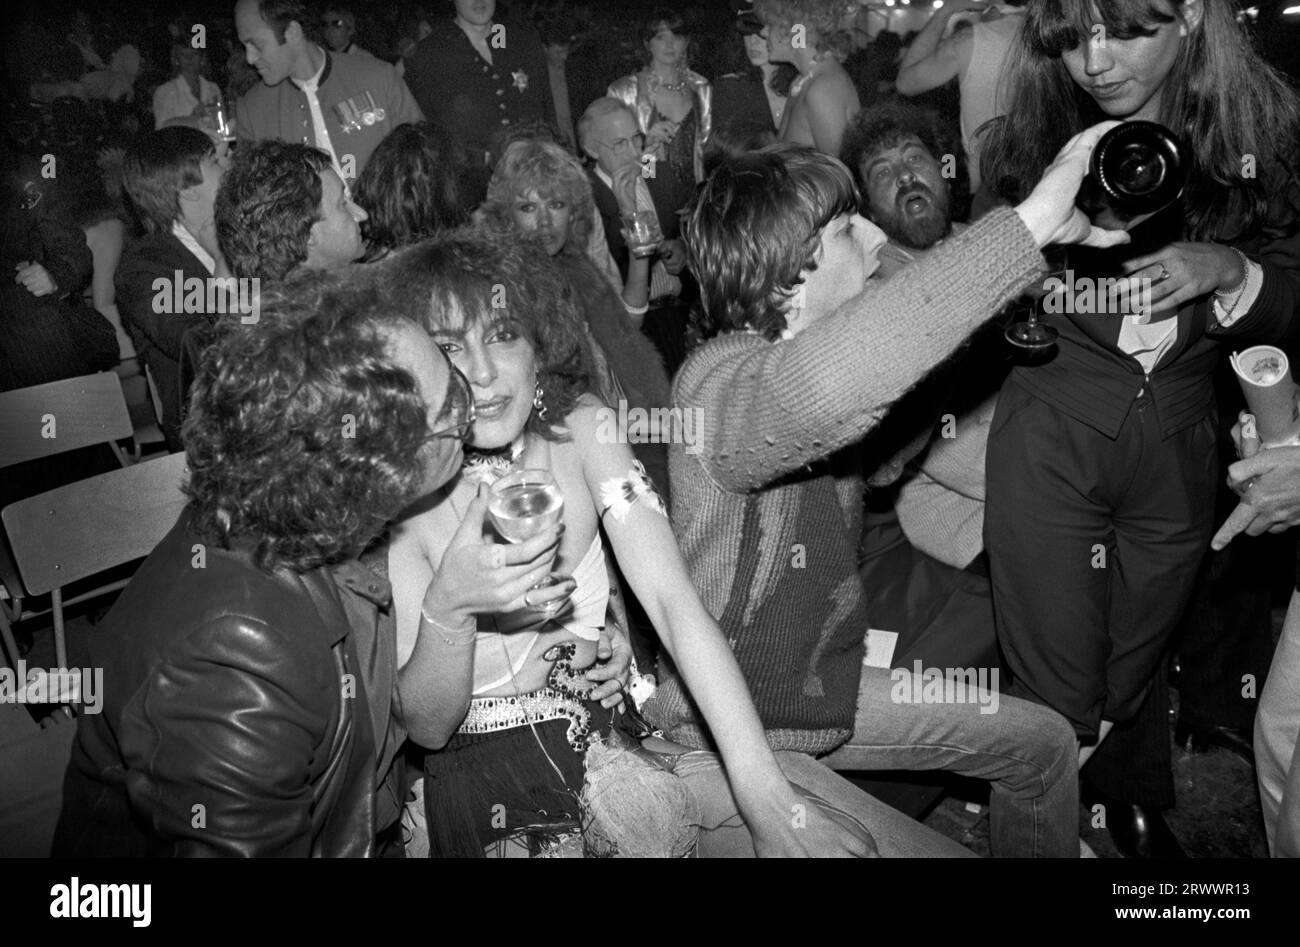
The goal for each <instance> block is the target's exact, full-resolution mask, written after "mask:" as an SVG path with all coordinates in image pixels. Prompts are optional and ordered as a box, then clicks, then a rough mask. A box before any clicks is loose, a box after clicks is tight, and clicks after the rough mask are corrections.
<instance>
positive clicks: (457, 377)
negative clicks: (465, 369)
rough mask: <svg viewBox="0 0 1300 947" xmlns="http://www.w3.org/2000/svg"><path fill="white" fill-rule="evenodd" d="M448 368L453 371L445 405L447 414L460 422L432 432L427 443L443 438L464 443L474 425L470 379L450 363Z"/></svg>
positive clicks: (448, 384) (472, 394) (448, 383)
mask: <svg viewBox="0 0 1300 947" xmlns="http://www.w3.org/2000/svg"><path fill="white" fill-rule="evenodd" d="M448 367H449V368H450V369H451V378H450V379H449V380H448V382H447V400H446V401H445V402H444V403H445V404H446V405H447V414H449V415H450V416H451V417H453V418H458V419H459V420H457V421H456V423H455V424H452V425H450V426H448V427H444V428H439V429H438V430H436V431H430V432H429V435H428V436H427V437H426V438H425V440H426V441H434V440H440V439H442V438H446V439H448V440H456V441H463V440H464V439H465V435H466V434H468V433H469V429H470V427H471V426H472V425H473V424H474V417H475V411H474V393H473V391H471V390H470V387H469V379H467V378H466V377H465V376H464V375H462V374H461V373H460V369H458V368H456V366H455V365H451V364H450V363H449V364H448Z"/></svg>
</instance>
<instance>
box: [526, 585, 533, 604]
mask: <svg viewBox="0 0 1300 947" xmlns="http://www.w3.org/2000/svg"><path fill="white" fill-rule="evenodd" d="M529 592H532V589H529V590H528V592H525V593H524V608H532V607H533V603H532V602H530V601H528V593H529Z"/></svg>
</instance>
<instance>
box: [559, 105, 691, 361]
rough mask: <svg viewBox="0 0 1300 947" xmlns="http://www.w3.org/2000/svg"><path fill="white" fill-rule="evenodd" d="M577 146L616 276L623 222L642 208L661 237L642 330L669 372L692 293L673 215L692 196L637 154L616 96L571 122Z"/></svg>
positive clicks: (632, 129) (623, 267)
mask: <svg viewBox="0 0 1300 947" xmlns="http://www.w3.org/2000/svg"><path fill="white" fill-rule="evenodd" d="M578 143H579V146H580V147H581V148H582V152H583V154H585V155H586V156H587V157H588V158H589V159H591V162H592V163H591V165H590V167H589V177H590V179H591V190H592V197H593V198H594V199H595V202H596V210H597V212H599V214H600V216H601V223H602V224H603V225H604V228H605V237H606V240H607V241H608V243H609V252H610V255H611V256H613V258H614V262H615V263H617V264H618V269H619V274H620V276H621V277H622V278H623V279H626V278H627V269H628V265H629V263H630V261H631V253H630V251H629V249H628V244H627V240H626V238H625V236H624V234H623V230H624V223H623V217H624V216H626V215H629V214H632V213H634V212H638V211H649V212H652V213H653V214H654V216H655V217H656V218H657V221H658V227H659V230H660V232H661V233H662V235H663V239H662V241H661V242H660V244H659V247H658V249H657V250H656V253H655V259H654V263H653V265H652V266H651V268H650V303H649V307H648V311H647V314H646V318H645V321H644V323H643V324H642V331H643V332H645V334H646V335H647V336H648V337H649V338H650V340H651V341H652V342H654V343H655V346H656V347H657V348H658V349H659V352H660V354H661V355H663V357H664V364H665V367H666V368H667V369H668V372H669V374H670V375H671V374H672V373H673V372H675V371H676V370H677V369H678V368H679V367H680V366H681V363H682V361H683V360H684V359H685V357H686V345H685V334H686V324H687V316H688V314H689V312H690V301H691V299H692V298H694V296H695V295H696V294H698V289H697V287H696V286H695V283H694V280H692V279H691V278H690V274H689V273H688V272H687V271H686V245H685V244H684V243H683V242H682V241H681V239H680V233H681V218H680V216H679V215H680V212H681V211H682V210H683V209H684V208H685V207H686V206H687V205H688V204H689V203H690V200H691V198H692V196H693V194H692V193H691V190H689V189H681V188H679V187H676V186H674V185H673V183H672V181H671V180H670V176H668V175H657V174H655V173H654V161H653V160H652V159H648V158H644V157H643V150H644V148H645V136H643V135H642V134H641V131H640V129H639V128H638V127H637V123H636V116H635V115H633V114H632V110H631V109H629V108H628V107H627V106H626V105H624V104H623V103H622V102H620V101H619V100H618V99H614V98H601V99H597V100H596V101H594V102H592V103H591V105H589V106H587V110H586V111H585V112H583V114H582V117H581V118H580V119H579V120H578Z"/></svg>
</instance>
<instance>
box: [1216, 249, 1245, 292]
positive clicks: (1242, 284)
mask: <svg viewBox="0 0 1300 947" xmlns="http://www.w3.org/2000/svg"><path fill="white" fill-rule="evenodd" d="M1228 249H1229V250H1231V251H1232V252H1233V253H1235V254H1236V255H1237V260H1238V261H1239V262H1240V263H1241V279H1240V280H1238V281H1237V285H1236V286H1233V287H1232V288H1231V289H1216V290H1215V291H1214V293H1215V295H1216V296H1240V295H1241V294H1242V293H1244V292H1245V291H1246V283H1247V282H1249V280H1250V257H1248V256H1246V254H1244V253H1242V252H1241V251H1240V250H1238V249H1237V248H1236V247H1228Z"/></svg>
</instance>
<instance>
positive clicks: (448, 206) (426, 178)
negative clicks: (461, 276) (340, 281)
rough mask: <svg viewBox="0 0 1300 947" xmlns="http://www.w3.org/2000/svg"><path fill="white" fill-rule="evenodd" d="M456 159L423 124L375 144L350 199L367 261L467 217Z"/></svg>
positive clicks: (445, 140) (442, 136)
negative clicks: (359, 210)
mask: <svg viewBox="0 0 1300 947" xmlns="http://www.w3.org/2000/svg"><path fill="white" fill-rule="evenodd" d="M462 164H463V162H461V161H460V160H459V155H457V154H456V152H455V149H454V147H453V146H452V145H451V143H450V139H449V137H448V136H447V134H446V133H445V132H444V131H442V130H441V129H439V128H438V127H437V126H435V125H431V124H429V123H428V122H417V123H415V124H413V125H399V126H397V127H396V128H394V129H393V130H392V131H391V132H389V133H388V136H387V137H386V138H384V140H383V141H381V142H380V143H379V147H377V148H376V149H375V153H374V154H372V155H371V156H370V161H369V162H367V163H366V169H365V170H364V171H362V172H361V177H359V178H358V179H357V185H356V187H355V188H354V189H353V195H352V196H353V200H354V201H356V203H357V205H358V206H359V207H363V208H365V210H366V213H368V214H369V215H370V218H369V219H368V220H366V221H363V222H362V224H361V234H362V236H364V237H365V238H366V243H367V248H366V252H367V259H368V260H375V259H378V258H379V257H381V256H383V255H384V254H386V253H390V252H391V251H393V250H397V249H399V248H401V247H405V246H409V245H410V244H412V243H418V242H419V241H421V240H424V239H427V238H428V237H432V236H433V235H434V234H437V233H440V232H441V231H443V230H450V229H452V228H455V227H459V226H460V225H461V224H463V223H465V222H466V221H467V220H468V219H469V208H468V207H467V204H468V201H466V199H465V196H464V195H463V193H462V190H461V182H460V179H459V173H460V171H459V169H460V168H461V166H462Z"/></svg>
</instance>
